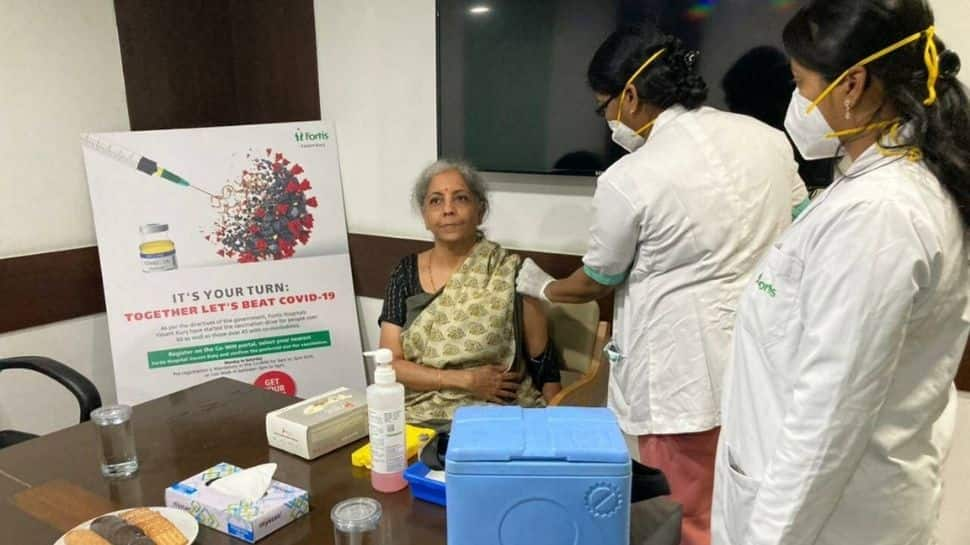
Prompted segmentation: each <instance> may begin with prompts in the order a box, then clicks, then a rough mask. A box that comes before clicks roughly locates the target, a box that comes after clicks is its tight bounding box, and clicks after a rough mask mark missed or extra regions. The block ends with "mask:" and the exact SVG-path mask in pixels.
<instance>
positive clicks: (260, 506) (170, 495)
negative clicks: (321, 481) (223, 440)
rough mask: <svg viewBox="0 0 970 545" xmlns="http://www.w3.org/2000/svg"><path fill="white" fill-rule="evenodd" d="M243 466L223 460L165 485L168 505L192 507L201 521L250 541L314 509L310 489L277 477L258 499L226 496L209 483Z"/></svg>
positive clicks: (185, 509) (183, 508)
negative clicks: (277, 479)
mask: <svg viewBox="0 0 970 545" xmlns="http://www.w3.org/2000/svg"><path fill="white" fill-rule="evenodd" d="M241 470H242V468H239V467H236V466H234V465H232V464H227V463H220V464H218V465H216V466H213V467H210V468H209V469H207V470H205V471H203V472H202V473H199V474H198V475H195V476H193V477H190V478H188V479H186V480H184V481H182V482H180V483H176V484H173V485H172V486H170V487H168V488H166V489H165V505H167V506H168V507H174V508H176V509H182V510H183V511H188V512H189V513H191V514H192V516H194V517H195V519H196V520H197V521H199V524H202V525H204V526H208V527H210V528H213V529H215V530H219V531H220V532H223V533H226V534H229V535H231V536H233V537H235V538H238V539H241V540H243V541H248V542H249V543H255V542H256V541H258V540H260V539H262V538H264V537H266V536H268V535H269V534H271V533H273V532H275V531H276V530H279V529H280V528H282V527H283V526H286V525H287V524H289V523H290V522H292V521H294V520H296V519H298V518H300V517H302V516H303V515H305V514H307V513H309V512H310V496H309V495H308V494H307V492H306V490H301V489H299V488H297V487H295V486H290V485H288V484H284V483H281V482H279V481H275V480H274V481H273V482H272V483H271V484H270V486H269V490H267V491H266V495H264V496H263V497H262V498H261V499H259V500H257V501H255V502H249V501H246V500H242V501H240V500H239V499H238V498H233V497H230V496H226V495H224V494H222V493H220V492H217V491H216V490H213V489H211V488H209V487H208V486H207V484H206V483H210V482H212V481H214V480H216V479H219V478H221V477H225V476H226V475H231V474H233V473H236V472H238V471H241Z"/></svg>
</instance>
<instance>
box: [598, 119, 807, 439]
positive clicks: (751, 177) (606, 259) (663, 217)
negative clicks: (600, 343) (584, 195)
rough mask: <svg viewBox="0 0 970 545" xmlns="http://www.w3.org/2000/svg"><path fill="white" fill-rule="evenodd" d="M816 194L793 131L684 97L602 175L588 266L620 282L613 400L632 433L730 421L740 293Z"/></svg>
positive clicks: (603, 280) (697, 428)
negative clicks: (689, 104)
mask: <svg viewBox="0 0 970 545" xmlns="http://www.w3.org/2000/svg"><path fill="white" fill-rule="evenodd" d="M805 198H807V192H806V190H805V186H804V184H803V183H802V180H801V178H799V177H798V172H797V165H796V163H795V161H794V159H793V152H792V149H791V146H790V144H789V143H788V140H787V138H786V137H785V135H784V134H783V133H782V132H781V131H777V130H775V129H772V128H771V127H769V126H767V125H764V124H762V123H760V122H758V121H756V120H754V119H752V118H749V117H745V116H740V115H735V114H729V113H725V112H720V111H718V110H714V109H711V108H702V109H700V110H694V111H687V110H685V109H684V108H682V107H679V106H675V107H672V108H669V109H668V110H666V111H665V112H663V113H662V114H661V115H660V116H659V117H658V119H657V122H656V124H655V125H654V127H653V130H652V131H651V133H650V135H649V140H648V141H647V143H646V144H645V145H644V146H643V147H641V148H640V149H639V150H637V151H636V152H634V153H632V154H629V155H627V156H626V157H623V158H622V159H620V160H619V161H617V163H616V164H614V165H613V166H612V167H611V168H610V169H609V170H607V171H606V172H605V173H603V175H602V176H601V177H600V178H599V181H598V184H597V188H596V194H595V196H594V197H593V207H594V210H595V215H594V219H593V225H592V227H591V240H590V243H589V250H588V251H587V253H586V255H585V256H584V258H583V263H584V270H585V271H586V273H587V274H588V275H589V276H591V277H592V278H594V279H595V280H597V281H599V282H600V283H602V284H606V285H615V286H617V287H616V295H615V300H616V307H615V311H614V322H613V325H614V337H613V341H614V344H615V345H616V347H617V348H618V350H619V352H620V353H621V354H622V357H621V359H620V360H619V361H617V362H615V363H614V364H613V365H612V366H611V372H610V384H609V406H610V407H611V408H612V409H613V411H614V412H615V413H616V415H617V417H618V419H619V423H620V427H621V428H622V429H623V431H624V432H625V433H627V434H630V435H646V434H671V433H690V432H698V431H704V430H708V429H711V428H714V427H716V426H718V425H719V424H720V393H721V379H722V375H723V370H724V367H725V365H726V364H727V362H728V360H729V358H730V355H731V352H730V347H731V330H732V328H733V324H734V312H735V301H736V300H737V297H738V295H739V294H740V292H741V289H742V287H743V286H744V285H745V284H747V281H748V276H749V273H750V271H751V270H752V269H753V267H754V266H755V265H756V264H757V263H758V260H759V258H760V257H761V255H762V253H763V252H764V251H765V250H766V249H767V248H768V247H769V246H770V244H771V241H773V240H774V239H775V238H776V237H777V236H778V235H779V234H780V233H781V232H782V231H783V230H784V229H785V228H786V227H788V225H790V223H791V211H792V207H793V205H794V204H797V203H800V202H802V201H803V200H804V199H805Z"/></svg>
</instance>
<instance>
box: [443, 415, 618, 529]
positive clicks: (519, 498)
mask: <svg viewBox="0 0 970 545" xmlns="http://www.w3.org/2000/svg"><path fill="white" fill-rule="evenodd" d="M445 459H446V460H445V470H446V479H447V482H448V490H447V492H448V524H447V527H448V543H460V544H461V545H494V544H495V543H502V544H503V545H534V544H536V543H608V544H610V545H626V544H627V543H629V541H630V480H631V471H632V469H631V463H630V455H629V453H628V451H627V447H626V443H625V441H624V440H623V435H622V434H621V433H620V428H619V426H618V425H617V422H616V418H615V417H614V416H613V414H612V413H611V412H610V411H609V409H593V408H591V409H585V408H578V407H554V408H548V409H522V408H519V407H462V408H460V409H458V411H456V412H455V418H454V421H453V422H452V427H451V438H450V440H449V442H448V451H447V453H446V455H445Z"/></svg>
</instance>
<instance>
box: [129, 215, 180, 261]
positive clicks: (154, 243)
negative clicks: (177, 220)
mask: <svg viewBox="0 0 970 545" xmlns="http://www.w3.org/2000/svg"><path fill="white" fill-rule="evenodd" d="M139 231H141V240H142V242H141V244H140V245H139V246H138V253H139V255H140V256H141V270H142V271H143V272H147V273H148V272H161V271H174V270H175V269H177V268H178V262H176V260H175V243H174V242H172V239H171V238H169V235H168V224H165V223H147V224H145V225H142V226H141V228H140V229H139Z"/></svg>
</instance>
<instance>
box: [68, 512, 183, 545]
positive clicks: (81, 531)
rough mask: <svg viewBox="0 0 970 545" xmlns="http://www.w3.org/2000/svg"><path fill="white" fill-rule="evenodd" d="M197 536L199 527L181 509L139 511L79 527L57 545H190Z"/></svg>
mask: <svg viewBox="0 0 970 545" xmlns="http://www.w3.org/2000/svg"><path fill="white" fill-rule="evenodd" d="M198 535H199V523H198V522H196V520H195V518H194V517H193V516H192V515H190V514H188V513H186V512H185V511H182V510H181V509H172V508H171V507H138V508H135V509H123V510H121V511H115V512H113V513H108V514H106V515H102V516H100V517H98V518H95V519H91V520H89V521H87V522H85V523H83V524H79V525H78V526H77V527H76V528H74V529H73V530H71V531H70V532H68V533H66V534H64V535H63V536H61V538H60V539H58V540H57V541H56V542H55V543H54V545H190V544H191V543H193V542H194V541H195V538H196V537H197V536H198Z"/></svg>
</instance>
